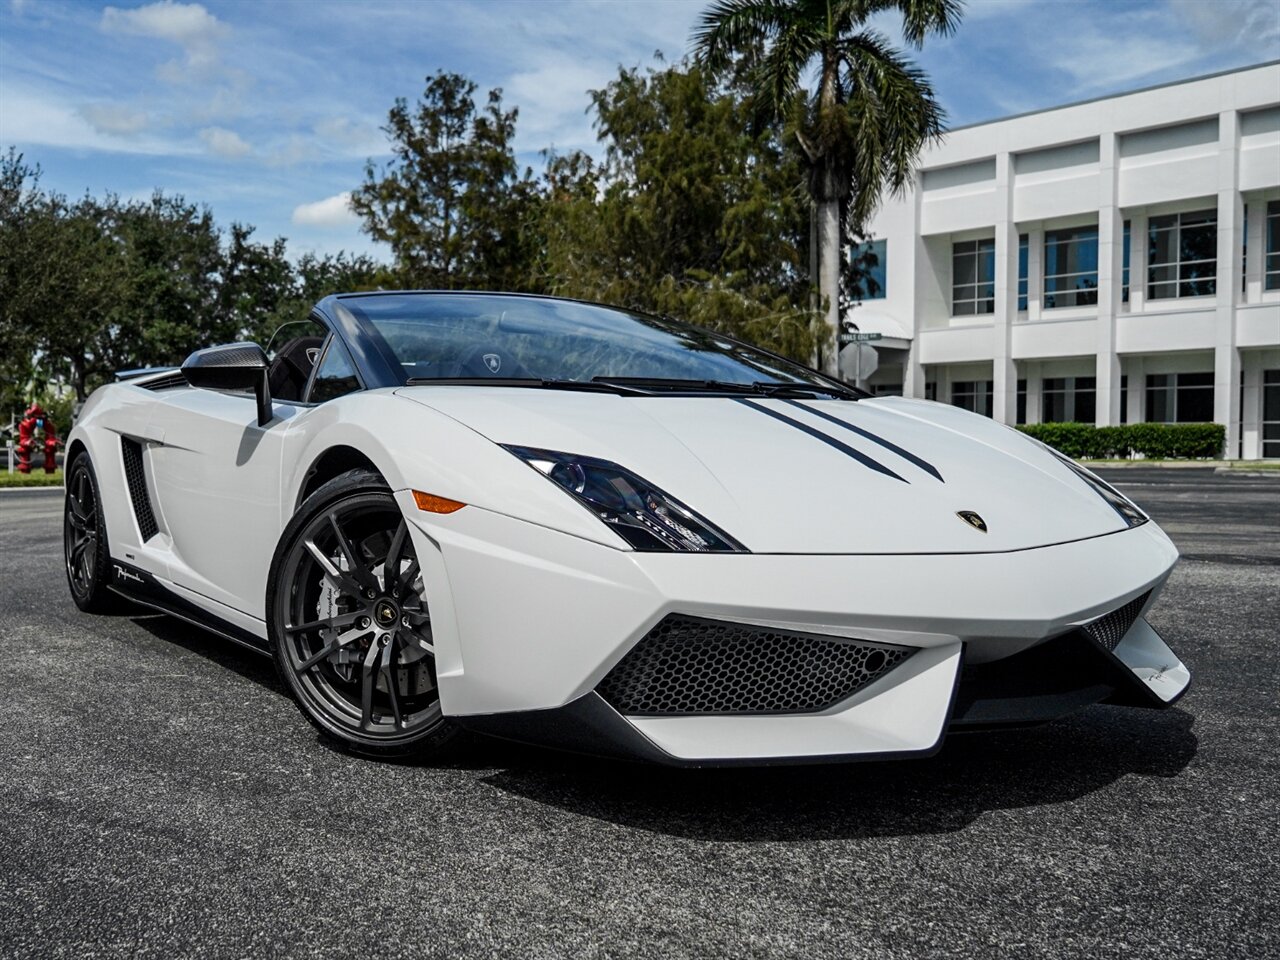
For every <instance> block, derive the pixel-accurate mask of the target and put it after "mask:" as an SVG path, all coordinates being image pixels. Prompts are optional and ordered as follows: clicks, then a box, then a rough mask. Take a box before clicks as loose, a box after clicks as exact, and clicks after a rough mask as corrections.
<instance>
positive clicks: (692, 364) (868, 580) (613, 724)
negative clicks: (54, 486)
mask: <svg viewBox="0 0 1280 960" xmlns="http://www.w3.org/2000/svg"><path fill="white" fill-rule="evenodd" d="M273 339H274V340H280V341H281V343H280V346H279V348H278V349H277V350H275V351H274V353H273V354H272V355H271V356H270V357H269V356H268V354H267V353H266V352H264V351H263V350H262V349H261V348H260V347H259V346H257V345H256V344H252V343H239V344H231V345H227V346H220V347H211V348H209V349H206V350H201V351H198V352H196V353H194V354H192V355H191V357H190V358H189V359H188V360H187V361H186V363H185V364H183V366H182V368H181V369H180V370H161V371H151V372H145V373H142V374H140V375H136V376H133V377H129V378H126V379H122V380H121V381H120V382H117V383H113V384H110V385H108V386H105V387H103V388H101V389H100V390H98V391H97V392H96V393H94V394H93V396H92V397H91V398H90V399H89V401H88V403H87V404H86V406H85V409H84V412H83V414H82V415H81V417H80V419H79V422H78V423H77V424H76V427H75V429H74V430H73V431H72V432H71V434H70V436H69V438H68V445H67V463H68V467H67V472H66V477H67V479H66V515H65V525H64V526H65V553H66V568H67V576H68V581H69V583H70V587H71V593H72V596H73V597H74V599H75V602H76V603H77V604H78V605H79V607H80V608H81V609H82V610H86V611H102V610H105V609H107V608H108V607H110V606H111V605H112V604H113V603H114V602H117V601H118V600H119V598H120V596H123V597H126V598H128V599H129V600H130V601H133V602H136V603H141V604H144V605H147V606H149V607H152V608H155V609H158V610H161V611H164V612H167V613H170V614H173V615H175V616H178V617H181V618H184V619H186V620H188V621H190V622H191V623H193V624H196V625H198V626H200V627H203V628H206V629H209V630H213V631H216V632H217V633H219V634H222V635H223V636H225V637H227V638H229V639H231V640H234V641H236V642H238V643H242V644H244V645H246V646H248V647H250V648H252V649H254V650H257V651H260V652H262V653H265V654H269V655H270V656H272V657H274V659H275V663H276V665H277V667H278V669H279V672H280V675H281V677H282V678H283V679H284V681H285V683H286V684H287V686H288V688H289V690H290V691H291V692H292V694H293V696H294V698H295V699H296V701H297V703H298V706H299V708H300V709H301V711H302V713H303V714H304V715H305V716H306V717H307V718H308V719H309V720H310V721H311V722H312V723H313V724H315V725H316V727H318V728H319V729H320V730H321V731H322V732H323V733H324V734H326V735H327V736H329V737H332V738H334V739H336V740H337V741H339V742H341V743H343V744H346V745H347V746H348V747H350V748H352V749H354V750H358V751H362V752H367V753H375V754H383V755H387V754H404V753H415V754H420V755H436V756H438V755H440V754H441V753H443V752H444V751H446V750H447V749H449V748H451V747H452V746H456V744H455V743H453V741H454V740H455V737H456V735H457V734H458V732H459V731H460V730H462V729H463V728H470V729H473V730H477V731H482V732H484V733H489V734H496V735H499V736H504V737H509V738H513V739H518V740H523V741H528V742H535V743H542V744H550V745H555V746H559V747H563V748H568V749H572V750H578V751H583V752H588V753H594V754H601V755H609V756H620V757H630V758H638V759H647V760H653V761H658V762H662V763H668V764H684V765H703V764H721V763H772V762H788V761H790V762H797V761H817V760H829V759H869V758H884V757H902V756H923V755H927V754H929V753H931V752H933V751H934V750H936V749H937V747H938V746H939V744H940V743H941V741H942V739H943V737H944V736H945V735H946V734H947V733H948V732H949V731H957V730H962V729H966V728H968V729H973V728H981V727H989V726H994V725H999V724H1023V723H1031V722H1036V721H1043V720H1048V719H1052V718H1055V717H1059V716H1062V715H1064V714H1066V713H1068V712H1070V711H1072V710H1075V709H1077V708H1079V707H1082V706H1084V705H1087V704H1093V703H1098V702H1106V703H1119V704H1128V705H1134V706H1148V707H1164V706H1167V705H1169V704H1170V703H1172V702H1173V701H1174V700H1176V699H1177V698H1178V697H1179V696H1180V695H1181V694H1182V693H1183V692H1184V691H1185V690H1186V688H1187V685H1188V683H1189V680H1190V675H1189V673H1188V671H1187V669H1186V667H1184V666H1183V664H1182V663H1181V662H1180V661H1179V659H1178V657H1177V656H1176V655H1175V654H1174V653H1173V652H1172V651H1171V650H1170V649H1169V647H1168V646H1167V645H1166V644H1165V643H1164V642H1163V640H1162V639H1161V638H1160V637H1159V635H1157V633H1156V632H1155V631H1154V630H1153V629H1152V628H1151V626H1150V625H1149V624H1148V623H1147V621H1146V620H1145V619H1144V614H1145V613H1146V611H1147V610H1148V609H1149V608H1150V606H1151V604H1152V603H1154V602H1155V600H1156V597H1157V595H1158V594H1159V593H1160V590H1161V587H1162V586H1163V584H1164V583H1165V580H1166V578H1167V577H1168V576H1169V573H1170V571H1171V570H1172V569H1173V566H1174V563H1175V562H1176V561H1177V558H1178V553H1177V550H1176V549H1175V548H1174V545H1173V544H1172V543H1171V542H1170V540H1169V538H1168V537H1166V536H1165V534H1164V533H1163V532H1162V531H1161V530H1160V529H1159V528H1158V527H1157V526H1156V524H1155V523H1153V522H1151V521H1150V519H1149V518H1148V517H1147V516H1146V514H1144V513H1143V512H1142V510H1140V509H1139V508H1138V507H1137V506H1135V505H1134V504H1133V503H1132V502H1130V501H1129V500H1128V499H1127V498H1126V497H1125V496H1123V495H1122V494H1120V493H1118V492H1117V491H1116V490H1115V489H1113V488H1112V487H1111V486H1109V485H1108V484H1106V483H1105V482H1103V481H1102V480H1100V479H1098V478H1097V477H1095V476H1094V475H1093V474H1091V473H1090V472H1088V471H1087V470H1084V469H1082V468H1080V467H1079V466H1077V465H1076V464H1074V463H1073V462H1072V461H1070V460H1068V459H1066V458H1065V457H1062V456H1060V455H1058V454H1057V453H1055V452H1054V451H1053V450H1051V449H1049V448H1048V447H1045V446H1043V445H1041V444H1038V443H1036V442H1035V441H1032V440H1030V439H1028V438H1026V437H1025V436H1023V435H1021V434H1019V433H1017V432H1015V431H1013V430H1010V429H1007V428H1005V427H1003V426H1000V425H999V424H996V423H994V422H992V421H991V420H989V419H987V418H985V417H982V416H977V415H974V414H971V413H967V412H965V411H963V410H959V409H957V408H955V407H950V406H946V405H943V404H937V403H929V402H924V401H919V400H906V399H901V398H892V397H883V398H873V397H870V396H868V395H866V394H864V393H862V392H860V391H856V390H853V389H851V388H849V387H847V386H845V385H843V384H841V383H839V382H836V381H833V380H830V379H827V378H826V377H824V376H822V375H821V374H819V373H816V372H815V371H813V370H810V369H807V368H805V367H802V366H799V365H797V364H795V363H793V362H791V361H788V360H785V359H783V358H781V357H778V356H775V355H773V354H769V353H767V352H764V351H762V350H759V349H757V348H755V347H751V346H748V345H746V344H743V343H740V342H736V341H734V340H732V339H730V338H728V337H725V336H722V335H720V334H717V333H713V332H710V331H707V330H702V329H698V328H695V327H690V326H686V325H684V324H681V323H678V322H676V321H673V320H670V319H667V318H657V317H651V316H644V315H639V314H636V313H632V312H628V311H625V310H620V309H615V308H610V307H604V306H598V305H592V304H586V303H580V302H575V301H566V300H558V299H552V298H546V297H532V296H520V295H509V294H488V293H483V294H482V293H368V294H353V295H340V296H333V297H328V298H327V299H325V300H323V301H322V302H321V303H319V304H318V305H317V306H316V308H315V311H314V312H313V314H312V317H311V319H310V320H308V321H306V322H305V324H303V325H298V326H290V325H287V326H285V327H283V328H282V329H281V331H278V333H277V337H276V338H273Z"/></svg>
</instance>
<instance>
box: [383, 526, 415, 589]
mask: <svg viewBox="0 0 1280 960" xmlns="http://www.w3.org/2000/svg"><path fill="white" fill-rule="evenodd" d="M408 532H409V525H408V524H407V523H405V521H403V520H401V521H400V526H398V527H396V532H395V536H393V537H392V538H391V545H390V546H388V547H387V559H385V560H384V561H382V579H383V580H384V581H385V582H386V588H387V589H388V590H392V589H394V588H396V587H398V586H399V585H400V554H401V552H402V551H403V550H404V540H405V536H406V535H407V534H408Z"/></svg>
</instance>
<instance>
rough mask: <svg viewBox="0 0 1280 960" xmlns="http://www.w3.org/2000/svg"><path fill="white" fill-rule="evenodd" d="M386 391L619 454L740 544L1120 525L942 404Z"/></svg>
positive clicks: (891, 546)
mask: <svg viewBox="0 0 1280 960" xmlns="http://www.w3.org/2000/svg"><path fill="white" fill-rule="evenodd" d="M396 392H397V393H398V394H400V395H401V396H403V397H405V398H406V399H409V400H413V401H415V402H417V403H420V404H423V405H425V406H428V407H431V408H433V409H435V410H437V411H439V412H440V413H443V414H444V415H446V416H448V417H451V418H453V419H455V420H458V421H459V422H461V423H463V424H465V425H467V426H468V427H470V428H471V429H473V430H475V431H477V432H478V433H480V434H481V435H483V436H484V437H486V438H488V439H489V440H492V441H493V442H494V443H501V444H513V445H519V446H525V447H537V448H542V449H547V450H558V451H562V452H565V453H574V454H580V455H585V456H591V457H599V458H602V459H605V460H611V461H613V462H615V463H618V464H620V465H621V466H623V467H625V468H627V469H628V470H630V471H632V472H633V473H636V474H639V475H640V476H641V477H643V478H644V479H646V480H648V481H649V482H651V483H653V484H656V485H657V486H658V487H660V488H662V489H663V490H665V491H666V492H667V493H668V494H670V495H671V496H673V497H675V498H677V499H678V500H681V501H683V502H684V503H685V504H687V505H688V506H689V507H691V508H692V509H693V510H695V511H697V512H698V513H699V514H701V515H702V516H704V517H705V518H706V519H708V520H710V521H711V522H712V523H713V524H715V525H716V526H718V527H720V528H721V529H722V530H724V531H725V532H726V533H728V534H729V535H730V536H732V537H734V538H735V539H737V540H738V541H740V542H741V543H742V544H744V545H745V546H746V547H747V548H748V549H749V550H751V551H752V552H753V553H988V552H995V551H1008V550H1023V549H1027V548H1030V547H1038V546H1045V545H1048V544H1054V543H1064V542H1067V541H1071V540H1081V539H1085V538H1088V537H1095V536H1100V535H1103V534H1108V533H1115V532H1118V531H1121V530H1124V529H1126V524H1125V522H1124V521H1123V520H1122V519H1121V518H1120V517H1119V515H1117V514H1116V512H1115V511H1114V510H1113V509H1112V508H1111V507H1110V506H1109V505H1108V504H1107V503H1106V502H1105V501H1103V500H1102V498H1101V497H1099V496H1098V495H1097V494H1096V493H1095V492H1094V491H1093V490H1091V489H1090V488H1089V487H1088V486H1087V485H1086V484H1085V483H1084V482H1082V481H1081V480H1080V478H1079V477H1077V476H1076V475H1075V474H1074V473H1072V471H1071V470H1070V469H1069V468H1068V467H1066V466H1065V465H1064V464H1062V463H1060V462H1059V461H1058V460H1057V458H1055V457H1054V456H1053V455H1052V454H1050V453H1048V452H1047V451H1045V450H1044V449H1042V448H1040V447H1039V446H1037V445H1036V444H1035V443H1033V442H1032V441H1030V440H1028V439H1027V438H1025V437H1023V436H1021V435H1020V434H1018V433H1016V432H1014V431H1012V430H1009V429H1007V428H1005V427H1002V426H1000V425H999V424H996V423H994V422H993V421H991V420H989V419H987V418H986V417H982V416H978V415H976V414H972V413H968V412H966V411H964V410H960V409H958V408H956V407H951V406H948V405H946V404H938V403H930V402H927V401H922V400H904V399H902V398H882V399H876V400H859V401H856V402H855V401H841V400H803V401H792V400H781V399H764V398H754V397H753V398H751V399H749V400H745V399H738V398H735V397H720V396H694V397H662V396H658V397H624V396H615V395H612V394H598V393H578V392H568V391H557V390H539V389H524V388H511V387H505V388H504V387H483V386H437V387H432V386H415V387H405V388H402V389H400V390H398V391H396ZM548 482H550V481H548ZM513 512H514V511H513ZM965 512H971V513H975V514H977V515H979V516H980V517H981V518H982V521H983V522H984V523H985V526H986V530H985V532H983V531H982V530H980V529H978V528H977V527H975V526H974V525H972V524H971V523H969V522H967V521H966V520H964V519H963V518H962V517H961V516H959V514H960V513H965Z"/></svg>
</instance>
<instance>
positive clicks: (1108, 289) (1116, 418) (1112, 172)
mask: <svg viewBox="0 0 1280 960" xmlns="http://www.w3.org/2000/svg"><path fill="white" fill-rule="evenodd" d="M1118 143H1119V138H1118V137H1117V136H1116V135H1115V134H1114V133H1112V132H1105V133H1103V134H1101V136H1099V138H1098V150H1099V153H1098V156H1099V159H1100V171H1099V182H1100V183H1101V184H1102V189H1101V191H1100V192H1101V196H1100V197H1099V198H1098V320H1097V331H1096V332H1097V350H1098V357H1097V364H1096V375H1097V389H1098V392H1097V407H1096V411H1097V412H1096V414H1095V423H1096V424H1097V425H1098V426H1100V427H1106V426H1111V425H1112V424H1117V423H1119V422H1120V357H1119V356H1118V355H1117V354H1116V316H1117V315H1118V314H1119V313H1120V295H1121V287H1122V283H1123V276H1124V218H1123V217H1122V216H1121V215H1120V210H1119V208H1118V207H1117V205H1116V202H1117V198H1118V189H1117V187H1118V184H1117V181H1116V178H1117V176H1118V175H1119V166H1120V163H1119V152H1118Z"/></svg>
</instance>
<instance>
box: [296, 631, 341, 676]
mask: <svg viewBox="0 0 1280 960" xmlns="http://www.w3.org/2000/svg"><path fill="white" fill-rule="evenodd" d="M341 648H342V640H341V639H340V638H335V639H333V640H330V641H329V642H328V643H326V644H325V645H324V646H323V647H321V648H320V650H319V651H318V652H316V653H315V654H313V655H312V656H310V657H307V659H306V660H304V661H302V663H300V664H298V665H297V666H296V667H294V668H293V672H294V673H296V674H298V675H299V676H301V675H302V674H304V673H306V672H307V671H308V670H310V669H311V668H312V667H314V666H315V665H316V664H318V663H319V662H320V661H321V660H327V659H328V658H329V657H332V656H333V655H334V654H335V653H337V652H338V650H339V649H341Z"/></svg>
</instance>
